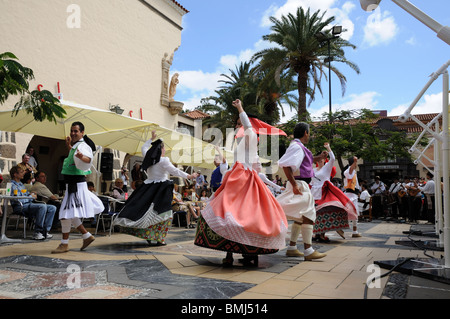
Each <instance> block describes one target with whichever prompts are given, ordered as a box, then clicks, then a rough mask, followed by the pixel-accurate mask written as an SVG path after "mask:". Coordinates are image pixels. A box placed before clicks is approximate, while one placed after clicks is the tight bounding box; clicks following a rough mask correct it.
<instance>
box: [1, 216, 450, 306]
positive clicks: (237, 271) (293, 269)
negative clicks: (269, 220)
mask: <svg viewBox="0 0 450 319" xmlns="http://www.w3.org/2000/svg"><path fill="white" fill-rule="evenodd" d="M410 228H411V225H408V224H402V223H394V222H386V221H379V220H378V221H373V222H361V223H360V224H359V230H360V232H361V233H362V234H363V237H361V238H352V237H351V232H350V231H347V232H346V239H345V240H344V239H342V238H341V237H339V236H338V235H337V234H336V233H333V232H330V233H328V234H327V236H328V237H329V238H330V239H331V242H330V243H326V244H317V243H315V244H314V248H316V249H318V250H319V251H321V252H326V253H327V256H326V257H325V258H323V259H321V260H317V261H312V262H308V261H304V260H303V258H292V257H286V256H285V249H283V250H280V251H279V252H278V253H276V254H272V255H264V256H260V262H259V265H258V267H245V266H243V265H242V264H240V263H239V261H238V260H237V259H238V257H236V258H235V264H234V267H232V268H223V267H222V266H221V261H222V258H223V257H224V253H222V252H217V251H214V250H209V249H205V248H201V247H197V246H195V245H194V244H193V239H194V235H195V230H194V229H185V228H178V227H172V229H171V230H170V232H169V234H168V236H167V239H166V242H167V245H166V246H156V245H151V244H149V243H148V242H147V241H145V240H140V239H139V238H136V237H133V236H130V235H126V234H121V233H120V232H116V233H113V234H112V236H108V234H105V233H100V234H98V235H97V236H96V240H95V241H94V243H92V244H91V246H89V247H88V248H87V249H86V250H85V251H80V250H79V247H81V242H82V240H81V237H80V235H78V234H76V233H74V234H71V240H70V244H69V247H70V251H69V252H68V253H65V254H58V255H52V254H51V253H50V252H51V250H52V249H54V248H56V247H57V245H58V244H59V240H60V235H58V234H55V236H54V238H53V239H51V240H46V241H40V242H37V241H33V240H31V239H25V240H23V241H22V243H15V244H3V245H2V246H0V298H1V299H64V300H69V299H85V300H86V299H91V300H97V299H116V300H117V299H155V300H160V301H166V300H181V301H189V300H250V299H251V300H263V299H266V300H275V299H281V300H294V299H364V298H366V299H412V298H430V299H436V298H446V299H448V298H450V286H449V285H448V284H445V283H436V282H431V281H429V280H428V281H427V279H423V278H417V277H415V276H410V275H405V274H402V273H397V272H393V273H392V274H390V275H389V276H386V277H384V278H381V279H378V282H377V284H378V286H375V285H374V287H371V288H370V289H367V288H366V282H367V279H368V278H369V277H370V276H372V277H373V274H375V271H378V272H379V273H380V274H383V273H386V272H387V270H384V269H380V268H379V267H376V266H374V263H375V264H376V262H377V261H380V260H393V261H396V260H398V259H399V258H410V257H414V258H422V257H425V256H424V252H423V251H422V250H419V249H417V248H416V247H410V246H405V245H398V244H397V243H396V242H397V241H398V240H409V239H411V238H408V235H407V234H406V233H407V232H408V230H410ZM7 235H8V236H10V237H12V238H20V235H21V233H20V232H16V231H15V230H11V229H10V230H8V231H7ZM288 237H289V234H288V236H287V239H288ZM298 244H299V247H300V248H301V247H302V244H301V238H300V239H299V243H298ZM430 254H431V256H432V257H434V258H440V256H441V255H442V254H443V252H442V251H431V252H430V251H428V252H427V255H428V256H430Z"/></svg>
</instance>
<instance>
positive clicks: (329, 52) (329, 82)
mask: <svg viewBox="0 0 450 319" xmlns="http://www.w3.org/2000/svg"><path fill="white" fill-rule="evenodd" d="M327 42H328V78H329V79H328V95H329V96H328V107H329V110H330V122H332V121H333V115H332V113H331V112H332V110H331V46H330V39H328V40H327Z"/></svg>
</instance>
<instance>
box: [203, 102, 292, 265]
mask: <svg viewBox="0 0 450 319" xmlns="http://www.w3.org/2000/svg"><path fill="white" fill-rule="evenodd" d="M233 106H234V107H236V108H237V110H238V112H239V119H238V124H237V126H236V127H240V126H241V125H243V126H244V128H245V135H244V137H243V138H242V139H241V140H240V141H239V142H238V145H237V149H236V152H235V163H234V165H233V167H232V169H231V170H229V171H227V172H226V173H225V176H224V178H223V182H222V185H221V186H220V187H219V189H217V191H216V192H215V193H214V195H213V196H212V197H211V199H210V201H209V202H208V203H207V205H206V207H205V209H203V211H202V215H201V217H200V220H199V223H198V226H197V233H196V237H195V244H196V245H198V246H202V247H206V248H210V249H216V250H221V251H225V252H227V255H226V257H225V258H224V259H223V261H222V262H223V266H231V265H233V261H234V259H233V253H238V254H242V255H243V257H244V258H243V259H242V260H241V261H242V262H243V263H244V265H251V266H257V265H258V255H261V254H272V253H275V252H277V251H278V250H279V249H281V248H283V247H284V246H285V236H286V233H287V228H288V224H287V220H286V217H285V215H284V212H283V209H282V208H281V206H280V204H279V203H278V202H277V200H276V199H275V197H274V196H273V195H272V193H271V192H270V190H269V188H268V187H267V186H266V185H265V184H264V183H263V181H262V180H261V178H260V177H259V176H258V173H259V172H260V171H261V164H260V162H259V157H258V152H257V144H258V139H257V135H256V133H255V132H254V131H253V130H252V127H251V124H250V121H249V119H248V117H247V114H246V113H245V112H244V109H243V107H242V104H241V101H240V100H236V101H234V102H233Z"/></svg>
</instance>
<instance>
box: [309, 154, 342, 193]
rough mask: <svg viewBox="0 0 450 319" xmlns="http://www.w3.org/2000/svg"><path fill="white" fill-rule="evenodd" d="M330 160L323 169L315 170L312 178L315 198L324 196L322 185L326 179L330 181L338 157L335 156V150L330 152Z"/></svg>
mask: <svg viewBox="0 0 450 319" xmlns="http://www.w3.org/2000/svg"><path fill="white" fill-rule="evenodd" d="M329 155H330V160H329V161H328V163H325V165H324V166H322V168H321V169H319V170H317V171H316V170H315V171H314V176H313V178H312V179H311V183H310V184H311V193H312V194H313V196H314V200H318V199H321V198H322V186H323V184H325V181H329V180H330V179H331V171H332V169H333V166H334V161H335V160H336V158H335V157H334V153H333V151H331V152H330V153H329Z"/></svg>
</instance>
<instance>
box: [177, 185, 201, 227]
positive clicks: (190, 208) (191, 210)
mask: <svg viewBox="0 0 450 319" xmlns="http://www.w3.org/2000/svg"><path fill="white" fill-rule="evenodd" d="M194 193H195V190H194ZM197 209H198V207H197ZM172 211H173V212H179V211H184V212H186V222H187V224H186V228H195V225H194V224H191V218H192V217H194V219H195V220H197V219H198V217H199V215H198V214H197V212H200V209H198V210H196V206H195V205H193V204H192V203H191V202H184V201H183V199H182V197H181V194H180V193H179V192H178V184H174V185H173V200H172Z"/></svg>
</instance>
